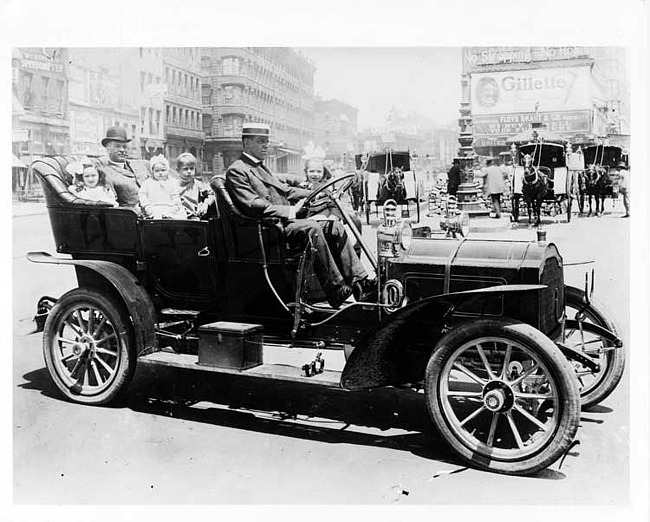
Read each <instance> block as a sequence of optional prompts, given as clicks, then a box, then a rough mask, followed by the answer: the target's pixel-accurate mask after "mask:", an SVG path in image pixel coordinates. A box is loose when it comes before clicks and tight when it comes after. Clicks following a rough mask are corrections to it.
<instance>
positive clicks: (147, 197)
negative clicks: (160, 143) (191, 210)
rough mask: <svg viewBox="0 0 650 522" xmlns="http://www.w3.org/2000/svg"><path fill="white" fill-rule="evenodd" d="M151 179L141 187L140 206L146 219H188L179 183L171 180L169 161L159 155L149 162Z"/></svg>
mask: <svg viewBox="0 0 650 522" xmlns="http://www.w3.org/2000/svg"><path fill="white" fill-rule="evenodd" d="M149 165H150V167H151V177H150V178H147V179H146V180H145V181H144V183H143V184H142V186H141V187H140V195H139V199H140V206H141V207H142V212H143V213H144V216H145V217H148V218H153V219H187V216H186V215H185V211H184V210H183V205H182V203H181V198H180V196H179V194H178V183H177V182H176V180H174V179H170V178H169V161H167V159H165V157H164V156H162V155H158V156H154V157H153V158H151V160H150V161H149Z"/></svg>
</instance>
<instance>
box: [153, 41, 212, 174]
mask: <svg viewBox="0 0 650 522" xmlns="http://www.w3.org/2000/svg"><path fill="white" fill-rule="evenodd" d="M162 61H163V74H164V84H165V86H166V91H165V92H164V95H163V100H164V124H165V156H166V157H167V158H168V159H169V160H170V162H172V163H173V160H174V158H176V157H177V156H178V155H179V154H180V153H181V152H191V153H192V154H194V156H196V158H197V161H198V170H199V172H200V171H201V166H202V164H203V140H204V137H205V136H204V132H203V123H202V120H203V118H202V106H201V52H200V48H199V47H164V48H163V49H162Z"/></svg>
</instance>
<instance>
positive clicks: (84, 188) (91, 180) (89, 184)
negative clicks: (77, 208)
mask: <svg viewBox="0 0 650 522" xmlns="http://www.w3.org/2000/svg"><path fill="white" fill-rule="evenodd" d="M66 171H67V172H68V174H70V175H71V176H72V177H73V178H74V181H75V182H74V184H72V185H70V186H69V187H68V190H69V191H70V192H72V194H74V195H75V196H77V197H78V198H81V199H87V200H90V201H104V202H106V203H111V204H112V205H113V206H114V207H117V195H116V194H115V190H113V187H111V186H110V185H109V184H108V183H106V176H105V175H104V172H103V171H98V170H97V169H96V168H95V167H94V166H93V164H92V163H90V162H88V163H86V162H81V161H74V162H72V163H69V164H68V165H67V166H66Z"/></svg>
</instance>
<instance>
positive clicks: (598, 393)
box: [565, 286, 625, 409]
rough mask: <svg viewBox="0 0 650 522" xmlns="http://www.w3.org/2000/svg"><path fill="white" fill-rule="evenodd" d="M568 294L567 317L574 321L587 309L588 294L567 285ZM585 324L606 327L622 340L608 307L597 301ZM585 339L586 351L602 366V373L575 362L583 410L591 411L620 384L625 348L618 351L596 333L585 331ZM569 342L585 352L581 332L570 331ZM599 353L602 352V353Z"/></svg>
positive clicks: (567, 332) (588, 310) (591, 308)
mask: <svg viewBox="0 0 650 522" xmlns="http://www.w3.org/2000/svg"><path fill="white" fill-rule="evenodd" d="M565 291H566V293H565V296H566V308H567V317H568V318H569V319H573V316H574V315H575V314H576V313H577V312H578V311H580V310H582V309H583V308H584V307H585V306H586V304H587V300H586V298H585V293H584V291H582V290H580V289H578V288H574V287H572V286H566V287H565ZM585 321H586V322H588V323H592V324H596V325H598V326H602V327H603V328H606V329H607V330H609V331H610V332H612V333H614V334H615V335H616V336H617V337H619V338H620V336H619V334H618V332H617V330H616V325H615V324H614V321H613V320H612V318H611V317H610V316H609V314H608V313H607V312H606V311H605V307H604V306H603V305H602V304H600V303H599V302H598V301H594V299H593V298H591V299H590V301H589V306H588V307H587V308H586V309H585ZM584 336H585V339H584V348H585V349H586V350H589V351H590V352H594V353H593V355H591V354H588V355H589V356H590V357H592V358H593V359H596V360H597V361H598V364H599V366H600V371H599V372H593V371H592V370H589V369H588V368H585V367H584V366H582V365H581V364H580V363H578V362H575V361H574V362H573V364H574V368H575V372H576V375H577V376H578V385H579V387H580V399H581V402H582V408H583V409H587V408H590V407H591V406H595V405H596V404H598V403H600V402H602V401H603V400H605V399H606V398H607V397H608V396H609V395H610V394H611V393H612V392H613V391H614V389H615V388H616V386H617V385H618V383H619V382H620V380H621V378H622V377H623V370H624V369H625V350H624V348H622V347H621V348H614V347H613V345H612V342H611V341H608V340H607V339H604V338H602V337H600V336H599V335H597V334H595V333H591V332H585V334H584ZM565 343H567V344H568V345H569V346H572V347H574V348H577V349H581V348H582V347H583V344H582V338H581V335H580V331H579V330H577V329H575V330H573V329H572V330H569V329H567V330H566V332H565ZM599 351H602V353H598V352H599Z"/></svg>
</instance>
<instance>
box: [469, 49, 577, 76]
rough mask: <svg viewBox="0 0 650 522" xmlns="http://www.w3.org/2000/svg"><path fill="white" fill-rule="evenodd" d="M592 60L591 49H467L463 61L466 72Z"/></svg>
mask: <svg viewBox="0 0 650 522" xmlns="http://www.w3.org/2000/svg"><path fill="white" fill-rule="evenodd" d="M587 58H590V49H589V47H581V46H565V47H466V48H464V49H463V61H464V66H465V70H466V71H471V70H475V69H476V68H478V67H484V66H494V65H509V64H527V63H534V62H550V61H559V60H576V59H587Z"/></svg>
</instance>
